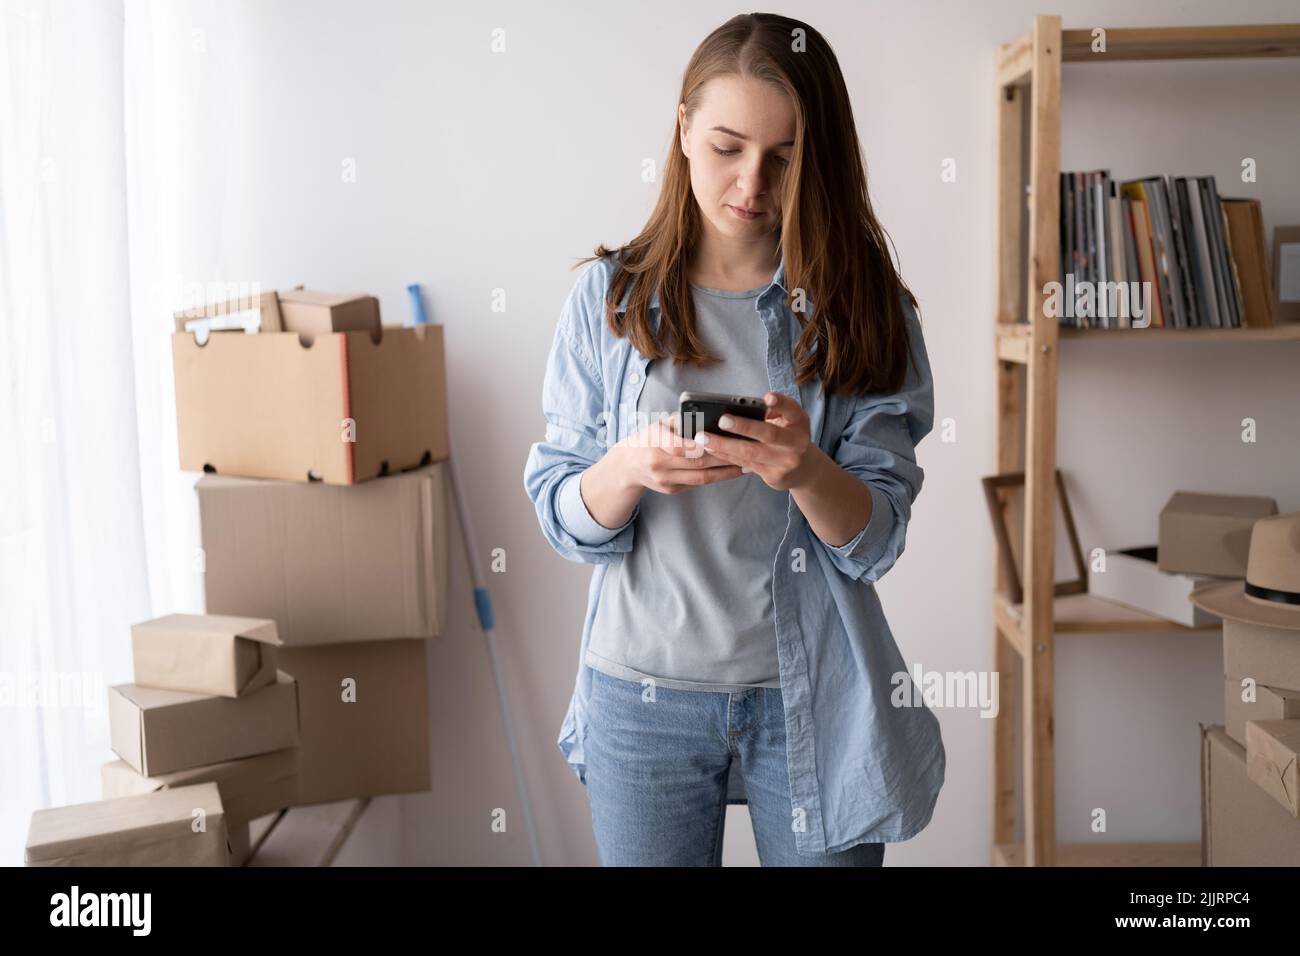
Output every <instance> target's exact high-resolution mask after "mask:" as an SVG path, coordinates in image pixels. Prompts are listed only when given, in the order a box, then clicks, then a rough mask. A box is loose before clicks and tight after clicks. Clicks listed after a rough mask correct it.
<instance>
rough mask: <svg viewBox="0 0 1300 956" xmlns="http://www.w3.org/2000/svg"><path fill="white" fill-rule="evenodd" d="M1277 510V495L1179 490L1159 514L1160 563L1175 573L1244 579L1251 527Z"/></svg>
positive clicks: (1158, 562)
mask: <svg viewBox="0 0 1300 956" xmlns="http://www.w3.org/2000/svg"><path fill="white" fill-rule="evenodd" d="M1275 514H1277V502H1276V501H1274V500H1273V499H1272V498H1260V497H1250V496H1245V495H1210V494H1201V493H1199V492H1194V491H1176V492H1174V494H1173V497H1171V498H1170V499H1169V501H1168V503H1167V504H1166V505H1165V506H1164V508H1163V510H1161V512H1160V540H1159V542H1158V547H1159V555H1158V560H1157V564H1158V566H1159V568H1160V570H1161V571H1168V572H1169V573H1171V574H1203V575H1208V576H1215V577H1222V578H1244V577H1245V576H1246V558H1247V557H1248V555H1249V553H1250V531H1251V528H1253V527H1254V525H1255V522H1256V521H1258V520H1259V519H1260V518H1267V517H1268V516H1269V515H1275Z"/></svg>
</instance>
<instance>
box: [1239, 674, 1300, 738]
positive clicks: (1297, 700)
mask: <svg viewBox="0 0 1300 956" xmlns="http://www.w3.org/2000/svg"><path fill="white" fill-rule="evenodd" d="M1241 681H1242V679H1241V678H1240V677H1225V678H1224V679H1223V724H1224V728H1225V729H1226V730H1227V732H1228V736H1229V737H1231V738H1232V739H1233V740H1234V741H1236V742H1237V743H1239V744H1241V746H1243V747H1244V746H1246V721H1248V720H1297V719H1300V690H1287V689H1286V688H1282V687H1270V686H1268V685H1266V684H1261V683H1259V682H1258V681H1256V683H1255V688H1254V696H1255V699H1254V700H1251V701H1246V700H1242V695H1243V694H1244V692H1245V688H1243V687H1242V684H1241Z"/></svg>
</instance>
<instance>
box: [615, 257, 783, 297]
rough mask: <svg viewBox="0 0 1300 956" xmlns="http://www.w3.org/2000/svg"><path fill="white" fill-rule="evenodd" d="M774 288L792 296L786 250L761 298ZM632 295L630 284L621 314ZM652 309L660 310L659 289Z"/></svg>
mask: <svg viewBox="0 0 1300 956" xmlns="http://www.w3.org/2000/svg"><path fill="white" fill-rule="evenodd" d="M772 286H776V287H777V288H779V289H780V290H781V291H782V292H784V293H785V294H786V297H787V298H788V297H789V295H790V290H789V289H787V288H786V285H785V250H784V249H782V250H781V261H780V263H779V264H778V265H777V267H776V272H775V273H773V275H772V281H771V283H769V285H768V287H767V288H766V289H764V290H763V292H762V293H760V295H759V298H760V299H761V298H762V297H763V296H764V295H766V294H767V293H768V292H770V291H771V289H772ZM631 294H632V287H631V285H630V284H629V285H628V288H627V289H626V290H625V291H624V292H623V301H622V302H620V303H619V305H618V311H619V312H626V311H627V300H628V298H629V297H630V296H631ZM650 308H651V309H658V308H659V290H658V289H655V290H654V292H653V293H652V294H651V296H650Z"/></svg>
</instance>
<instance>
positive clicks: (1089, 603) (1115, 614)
mask: <svg viewBox="0 0 1300 956" xmlns="http://www.w3.org/2000/svg"><path fill="white" fill-rule="evenodd" d="M993 601H994V604H995V613H994V621H995V622H996V621H997V620H998V619H999V617H1000V616H1003V615H1004V616H1005V617H1004V620H1008V621H1011V622H1014V623H1015V624H1016V625H1017V627H1018V626H1019V623H1020V621H1021V606H1020V605H1019V604H1011V603H1010V602H1008V601H1007V599H1006V597H1005V596H1003V595H1001V594H996V593H995V594H994V595H993ZM1053 618H1054V619H1055V622H1056V625H1055V627H1056V633H1058V634H1090V633H1098V634H1100V633H1108V632H1112V633H1113V632H1120V633H1124V632H1129V631H1142V632H1146V631H1185V632H1191V631H1207V630H1214V629H1216V628H1218V627H1220V626H1221V625H1219V624H1217V623H1216V624H1206V625H1204V626H1202V627H1187V626H1185V625H1183V624H1179V623H1177V622H1176V621H1169V620H1166V619H1165V618H1163V617H1156V616H1155V615H1153V614H1147V613H1146V612H1145V611H1139V610H1136V609H1135V608H1131V607H1126V606H1125V605H1123V604H1116V603H1115V602H1114V601H1108V600H1106V599H1105V598H1101V597H1097V596H1096V595H1095V594H1065V595H1062V596H1060V597H1058V598H1056V600H1055V606H1054V609H1053ZM1022 639H1023V638H1022Z"/></svg>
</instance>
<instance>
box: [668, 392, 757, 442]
mask: <svg viewBox="0 0 1300 956" xmlns="http://www.w3.org/2000/svg"><path fill="white" fill-rule="evenodd" d="M678 401H679V402H680V403H681V416H682V419H681V421H682V437H683V438H694V437H695V436H696V435H698V434H699V433H700V432H712V433H713V434H715V435H724V436H726V437H728V438H739V439H741V440H742V441H753V440H754V439H752V438H750V437H749V436H748V435H741V434H740V433H738V432H729V431H727V430H726V429H725V428H720V427H719V426H718V419H719V418H721V417H722V416H723V415H734V416H736V417H738V418H752V419H753V420H754V421H756V422H761V421H764V420H766V418H767V406H766V405H764V404H763V399H762V397H761V396H759V397H758V398H755V397H754V396H752V395H727V394H724V393H722V392H682V394H681V395H680V396H679V398H678Z"/></svg>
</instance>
